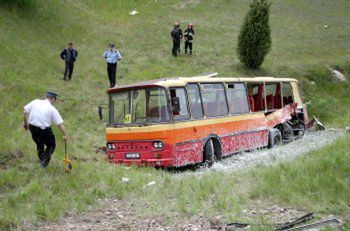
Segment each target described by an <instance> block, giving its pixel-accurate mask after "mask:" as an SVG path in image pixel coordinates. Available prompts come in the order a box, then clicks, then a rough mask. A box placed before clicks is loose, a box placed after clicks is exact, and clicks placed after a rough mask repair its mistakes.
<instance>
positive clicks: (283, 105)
mask: <svg viewBox="0 0 350 231" xmlns="http://www.w3.org/2000/svg"><path fill="white" fill-rule="evenodd" d="M284 84H289V85H290V90H291V94H292V95H291V96H292V97H293V98H292V99H293V102H292V103H294V102H295V94H294V88H293V84H292V81H289V82H282V85H281V97H282V107H285V106H287V105H289V104H291V103H288V104H285V103H284V100H283V97H284V94H283V85H284Z"/></svg>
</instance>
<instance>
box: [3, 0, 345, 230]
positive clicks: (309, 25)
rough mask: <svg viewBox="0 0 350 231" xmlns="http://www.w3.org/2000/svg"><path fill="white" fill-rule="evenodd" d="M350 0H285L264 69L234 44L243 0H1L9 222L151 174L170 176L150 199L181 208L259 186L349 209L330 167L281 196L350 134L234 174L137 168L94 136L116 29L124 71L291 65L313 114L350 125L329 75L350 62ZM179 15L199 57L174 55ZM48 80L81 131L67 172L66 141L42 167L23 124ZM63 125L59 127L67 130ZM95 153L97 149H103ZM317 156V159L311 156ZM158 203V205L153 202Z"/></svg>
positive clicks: (286, 72) (73, 131)
mask: <svg viewBox="0 0 350 231" xmlns="http://www.w3.org/2000/svg"><path fill="white" fill-rule="evenodd" d="M349 7H350V5H349V2H348V1H345V0H344V1H340V0H339V1H335V2H328V1H317V2H313V3H312V2H304V1H292V0H290V1H284V2H280V1H274V4H273V5H272V10H271V28H272V39H273V48H272V51H271V52H270V54H269V55H268V56H267V58H266V60H265V63H264V65H263V67H262V69H260V70H259V71H248V70H245V69H244V68H242V66H241V65H240V64H239V61H238V60H237V58H236V57H237V56H236V53H235V47H236V43H237V34H238V31H239V28H240V25H241V23H242V20H243V16H244V14H245V12H246V11H247V9H248V5H247V2H246V1H243V0H241V1H238V0H237V1H192V2H189V3H185V2H182V1H170V0H168V1H160V2H156V3H155V2H154V1H146V2H144V3H137V2H134V1H121V0H119V1H114V2H112V1H107V0H104V1H98V2H96V1H92V0H85V1H83V0H80V1H70V0H67V1H64V2H60V1H51V2H50V3H49V2H47V1H43V0H38V1H37V4H36V6H35V7H34V9H31V10H30V11H29V10H19V9H13V8H9V7H3V6H1V7H0V31H1V37H0V70H1V71H0V90H1V91H0V99H1V108H0V118H1V121H0V129H1V131H2V134H3V135H2V139H0V150H1V151H0V162H1V166H0V167H1V169H0V176H1V177H0V186H1V187H0V228H9V227H18V226H20V225H21V223H22V222H23V221H24V220H30V221H34V222H39V221H45V220H55V219H56V218H58V217H59V215H61V214H63V213H64V212H66V211H70V210H72V209H73V210H77V211H81V210H83V209H85V208H86V206H87V205H94V203H95V201H96V199H97V198H100V197H113V196H114V197H117V198H125V197H126V196H128V198H132V196H135V197H134V198H137V196H138V195H139V196H140V195H144V194H143V193H144V189H143V188H142V186H143V185H144V184H146V183H147V182H149V181H150V180H156V181H157V182H159V183H158V184H157V186H156V187H154V188H153V189H149V190H150V191H151V192H149V193H148V196H147V199H148V200H149V201H151V202H152V201H153V202H156V201H168V200H171V201H173V202H174V203H172V204H170V205H169V207H165V208H164V207H163V209H162V210H163V212H165V210H166V211H167V212H168V214H171V213H172V212H174V211H179V212H184V213H187V214H195V213H197V212H198V211H199V210H201V211H205V212H208V216H209V215H210V214H215V213H223V214H226V215H227V216H239V213H240V209H241V207H244V206H245V205H246V204H249V203H250V201H251V199H250V197H249V195H251V196H252V197H254V198H255V197H262V198H265V197H267V195H269V196H268V197H269V199H270V200H272V201H279V202H281V203H295V202H296V201H297V199H298V200H299V199H300V200H301V201H308V202H309V203H303V204H301V203H300V206H301V207H307V208H316V209H319V210H320V211H329V210H327V208H329V207H331V208H332V209H331V210H330V211H332V212H335V213H337V212H338V213H342V212H344V211H346V208H348V206H349V205H348V204H347V203H348V200H346V199H348V198H347V197H346V196H345V195H344V194H342V193H340V195H344V196H342V197H341V200H342V201H345V203H340V204H339V203H338V201H337V200H333V199H332V198H334V195H335V191H327V190H326V189H327V187H323V185H325V183H322V179H325V181H326V182H327V179H328V180H329V179H333V178H330V177H331V176H330V174H326V173H327V171H326V172H325V174H323V175H321V176H320V175H316V176H315V177H316V178H315V179H316V180H314V181H313V183H312V185H313V187H312V188H308V187H303V189H304V190H305V191H303V193H302V194H301V193H297V192H295V190H297V189H298V187H293V188H290V190H289V191H290V192H295V193H294V194H293V195H294V196H293V197H291V199H288V198H289V197H288V198H287V197H283V196H281V194H282V192H284V191H283V190H282V189H281V187H282V186H283V187H284V186H285V184H288V183H290V182H292V180H293V181H295V179H294V178H292V176H294V175H297V176H298V181H295V182H300V183H302V184H307V183H309V182H310V181H309V180H308V178H305V177H302V174H301V173H303V171H307V175H310V174H314V172H315V171H312V170H313V169H315V168H316V167H318V166H326V167H328V169H333V168H338V169H342V168H345V167H346V166H345V165H344V164H345V163H346V162H345V163H344V162H343V161H345V160H347V159H346V158H347V157H346V155H348V153H347V152H346V147H348V146H347V143H346V139H344V140H342V141H339V142H338V144H337V145H336V146H331V147H328V148H325V149H322V150H320V151H317V152H314V153H312V154H311V155H309V156H308V157H306V160H304V159H301V160H300V161H298V162H296V163H293V164H292V165H290V166H289V165H281V166H278V167H276V168H272V169H262V170H258V171H261V174H252V175H249V177H248V179H247V178H244V179H246V180H244V181H241V180H238V177H235V175H231V174H212V175H210V176H207V177H204V178H195V177H187V178H184V179H181V180H180V181H175V180H174V179H173V177H172V176H171V174H169V173H164V172H161V171H155V170H153V169H147V168H146V169H140V168H137V169H134V168H132V169H129V170H126V169H124V168H122V167H120V166H111V165H109V164H107V163H105V162H104V161H102V158H101V157H100V156H98V155H97V154H95V153H94V152H93V148H92V146H93V145H94V144H103V143H104V124H103V123H99V122H98V119H97V114H96V105H97V104H99V103H102V102H105V101H106V95H105V90H106V87H107V86H108V81H107V77H106V73H105V63H104V61H103V60H102V58H101V55H102V52H103V51H104V49H105V48H106V44H108V43H109V42H110V41H113V42H116V44H117V47H118V48H119V50H120V51H121V53H122V55H123V61H122V63H121V66H120V67H121V69H122V71H123V76H124V79H123V80H122V83H129V82H135V81H139V80H144V79H153V78H158V77H164V76H192V75H195V74H198V73H204V72H213V71H218V72H219V73H220V75H221V76H246V75H273V76H280V77H289V76H292V77H295V78H298V79H299V80H300V81H301V83H302V88H303V91H304V95H305V101H311V105H310V106H309V109H310V112H309V114H316V115H318V116H319V117H320V119H321V121H323V122H325V123H326V125H330V126H335V127H344V126H347V125H348V124H350V123H349V122H350V110H349V105H350V102H349V100H350V95H349V90H348V89H349V84H333V83H331V82H330V81H329V80H328V79H327V77H328V73H327V71H326V66H331V65H340V66H342V67H344V68H345V69H346V71H347V73H349V72H350V67H349V66H350V64H349V61H348V60H349V54H350V52H349V51H350V47H349V38H350V35H349V31H350V28H349V25H350V23H349V21H350V17H349V15H348V11H347V9H348V8H349ZM134 8H136V9H137V10H138V11H139V12H140V14H138V15H136V16H129V15H128V11H129V10H131V9H134ZM175 19H179V20H183V21H184V23H183V25H185V23H187V22H189V21H192V22H194V23H195V25H196V26H195V29H196V34H197V38H196V41H195V44H194V49H195V52H194V55H193V56H192V57H185V56H180V57H178V58H177V59H174V58H172V57H171V56H170V49H171V42H170V40H169V37H170V36H169V31H170V29H171V24H172V23H173V21H174V20H175ZM325 24H327V25H328V27H327V28H325V27H324V25H325ZM67 41H74V42H75V44H76V47H77V48H78V50H79V53H80V55H79V60H78V62H77V63H76V70H75V75H74V76H73V81H71V82H70V83H68V84H64V83H63V81H62V80H61V78H62V70H63V62H62V61H61V60H60V59H59V56H58V55H59V52H60V50H61V49H63V48H64V47H65V44H66V42H67ZM310 81H314V82H315V85H312V84H311V82H310ZM46 90H56V91H57V92H58V93H60V95H61V96H60V98H59V101H58V102H57V105H56V106H57V108H58V109H59V111H60V112H61V115H62V116H63V118H64V120H65V124H66V127H67V129H68V132H69V135H70V137H71V139H70V143H69V154H71V155H74V156H76V157H77V158H78V160H77V161H75V162H74V172H73V174H72V175H71V176H65V175H64V174H63V171H62V165H61V160H62V157H63V143H62V141H61V140H60V139H58V144H57V150H56V152H55V155H54V157H53V161H52V163H51V164H50V167H49V169H48V171H47V172H45V171H42V170H41V169H39V168H38V167H37V166H36V156H35V154H34V153H35V148H34V145H33V142H32V141H31V138H30V135H29V133H25V132H24V131H23V129H22V126H21V125H22V107H23V105H25V104H26V103H28V102H29V101H30V100H32V99H35V98H39V97H41V96H42V95H43V93H44V92H45V91H46ZM55 132H56V134H58V135H57V137H60V135H59V133H58V131H57V130H55ZM346 138H348V137H346ZM19 150H20V151H19ZM328 150H334V151H333V152H334V153H335V155H331V156H330V155H322V153H323V154H324V153H325V152H327V151H328ZM342 153H344V154H342ZM96 156H97V159H98V161H93V159H94V158H95V157H96ZM337 156H338V157H337ZM341 157H343V158H341ZM316 160H317V161H316ZM337 161H338V162H337ZM317 163H318V164H317ZM326 163H329V165H325V164H326ZM310 165H311V166H312V167H311V168H308V167H310ZM339 165H340V166H339ZM296 166H298V168H296ZM306 169H309V170H306ZM345 170H346V169H345ZM148 173H150V174H151V175H148ZM259 173H260V172H259ZM303 175H304V174H303ZM122 176H127V177H129V178H130V179H132V180H131V182H130V184H127V185H125V184H122V183H121V182H120V180H121V177H122ZM334 176H336V179H337V182H340V183H339V184H340V186H339V187H338V188H339V190H340V191H341V192H346V190H348V189H349V182H348V180H347V178H346V176H344V175H343V173H342V172H339V174H338V173H337V174H334ZM240 177H241V176H240ZM279 177H282V178H280V179H279ZM251 179H259V182H260V183H259V184H258V185H257V186H256V187H253V188H252V189H251V190H250V191H248V192H246V193H245V194H239V193H238V192H236V189H237V187H240V186H242V187H243V186H247V187H248V186H250V185H249V182H251V181H250V180H251ZM271 179H279V181H277V182H278V184H279V185H280V186H281V187H277V188H276V189H275V190H276V191H274V192H271V191H269V190H268V189H269V187H268V186H271V184H272V182H273V181H272V180H271ZM164 186H166V187H164ZM228 186H232V187H228ZM290 187H291V186H290ZM164 189H165V191H164ZM315 190H316V191H317V193H316V194H315V195H318V194H319V195H326V194H325V193H327V195H328V193H331V195H332V196H329V198H328V200H326V199H324V200H323V202H322V203H316V204H315V205H311V204H314V203H313V202H314V201H315V200H316V199H317V198H316V196H314V197H313V196H311V195H314V194H313V193H314V192H315ZM237 191H239V190H237ZM130 195H131V196H130ZM217 195H220V196H217ZM131 200H132V199H131ZM134 200H135V199H134ZM346 201H347V202H346ZM239 205H240V206H239ZM152 208H153V209H154V211H159V209H156V208H155V207H152ZM147 212H149V213H150V214H152V211H147Z"/></svg>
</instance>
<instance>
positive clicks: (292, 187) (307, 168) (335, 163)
mask: <svg viewBox="0 0 350 231" xmlns="http://www.w3.org/2000/svg"><path fill="white" fill-rule="evenodd" d="M349 137H350V136H349V135H347V136H345V137H343V138H341V139H340V140H338V141H337V142H335V143H334V144H332V145H330V146H328V147H326V148H322V149H320V150H317V151H313V152H311V153H309V154H308V155H307V156H305V157H302V158H300V159H299V160H297V161H295V162H292V163H283V164H280V165H279V166H276V167H274V168H269V169H257V170H255V171H252V173H251V177H252V179H253V180H254V182H255V184H254V186H253V189H252V191H251V193H250V194H251V196H252V197H253V198H257V197H259V198H261V197H262V198H268V199H270V200H273V201H277V202H279V203H283V204H292V205H294V206H299V207H302V208H308V209H310V210H311V209H312V210H314V211H319V212H324V213H326V212H327V213H333V214H342V213H343V214H348V213H349V211H350V204H349V202H350V194H349V191H348V190H349V187H350V177H349V172H350V166H349V164H348V163H350V152H349V148H350V144H349V142H348V141H349Z"/></svg>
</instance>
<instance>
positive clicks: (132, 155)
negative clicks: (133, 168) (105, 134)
mask: <svg viewBox="0 0 350 231" xmlns="http://www.w3.org/2000/svg"><path fill="white" fill-rule="evenodd" d="M125 158H126V159H140V153H126V154H125Z"/></svg>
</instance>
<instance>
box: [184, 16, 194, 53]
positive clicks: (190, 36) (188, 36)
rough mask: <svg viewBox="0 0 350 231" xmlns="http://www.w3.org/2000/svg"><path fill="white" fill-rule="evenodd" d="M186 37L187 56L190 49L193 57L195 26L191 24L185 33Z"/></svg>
mask: <svg viewBox="0 0 350 231" xmlns="http://www.w3.org/2000/svg"><path fill="white" fill-rule="evenodd" d="M184 37H185V54H187V49H188V48H189V49H190V55H192V44H193V37H194V30H193V24H192V23H190V24H188V26H187V29H186V30H185V33H184Z"/></svg>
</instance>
